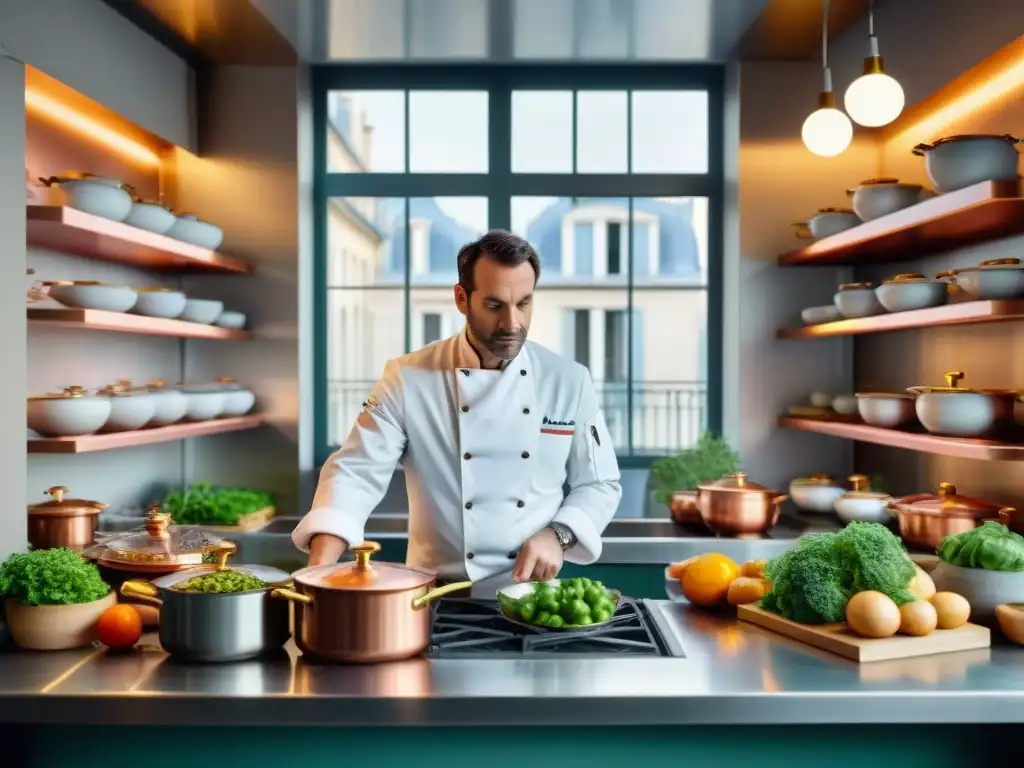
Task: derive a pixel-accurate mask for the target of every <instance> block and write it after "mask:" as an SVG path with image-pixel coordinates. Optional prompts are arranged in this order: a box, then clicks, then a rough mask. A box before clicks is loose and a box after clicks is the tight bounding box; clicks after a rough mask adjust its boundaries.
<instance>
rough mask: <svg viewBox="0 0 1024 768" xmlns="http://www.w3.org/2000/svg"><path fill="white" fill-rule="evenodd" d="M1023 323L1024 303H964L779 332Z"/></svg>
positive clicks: (802, 334) (825, 333)
mask: <svg viewBox="0 0 1024 768" xmlns="http://www.w3.org/2000/svg"><path fill="white" fill-rule="evenodd" d="M1009 320H1024V300H1021V299H1005V300H996V301H961V302H956V303H953V304H944V305H942V306H938V307H928V308H926V309H913V310H909V311H906V312H888V313H884V314H879V315H870V316H868V317H855V318H850V319H843V320H835V321H832V322H826V323H818V324H813V325H805V326H803V327H793V328H780V329H779V330H778V331H777V332H776V337H777V338H780V339H821V338H828V337H831V336H859V335H861V334H865V333H884V332H886V331H903V330H909V329H912V328H930V327H933V326H940V325H970V324H975V323H996V322H1003V321H1009Z"/></svg>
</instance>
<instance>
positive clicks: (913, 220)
mask: <svg viewBox="0 0 1024 768" xmlns="http://www.w3.org/2000/svg"><path fill="white" fill-rule="evenodd" d="M1021 232H1024V197H1022V196H1021V189H1020V184H1019V183H1018V182H1012V181H985V182H982V183H981V184H975V185H973V186H970V187H967V188H965V189H960V190H957V191H956V192H950V193H948V194H945V195H939V196H937V197H933V198H930V199H928V200H924V201H923V202H920V203H918V204H917V205H912V206H910V207H909V208H904V209H903V210H901V211H896V212H895V213H890V214H889V215H888V216H882V217H881V218H879V219H874V220H873V221H866V222H864V223H863V224H861V225H859V226H856V227H854V228H853V229H848V230H846V231H845V232H840V233H839V234H837V235H832V236H831V237H825V238H822V239H821V240H817V241H815V242H813V243H811V244H810V245H808V246H806V247H804V248H801V249H799V250H797V251H791V252H790V253H786V254H783V255H782V256H780V257H779V264H781V265H783V266H801V265H814V264H829V265H839V264H863V263H868V262H882V261H905V260H907V259H911V258H915V257H918V256H926V255H928V254H931V253H939V252H942V251H949V250H952V249H954V248H957V247H959V246H962V245H968V244H970V243H979V242H982V241H984V240H995V239H996V238H1000V237H1009V236H1010V235H1015V234H1019V233H1021Z"/></svg>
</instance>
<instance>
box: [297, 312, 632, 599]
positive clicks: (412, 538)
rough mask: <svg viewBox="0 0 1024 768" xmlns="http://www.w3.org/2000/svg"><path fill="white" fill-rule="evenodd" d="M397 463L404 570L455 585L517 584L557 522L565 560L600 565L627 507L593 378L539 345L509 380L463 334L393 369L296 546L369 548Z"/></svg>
mask: <svg viewBox="0 0 1024 768" xmlns="http://www.w3.org/2000/svg"><path fill="white" fill-rule="evenodd" d="M399 463H401V465H402V467H403V469H404V470H405V479H406V489H407V493H408V499H409V547H408V554H407V557H406V560H407V562H408V564H409V565H413V566H417V567H421V568H426V569H429V570H433V571H435V572H436V573H438V575H439V576H440V577H441V578H445V579H467V578H468V579H469V580H471V581H474V582H479V581H481V580H482V579H485V578H488V577H491V576H496V575H498V574H507V573H508V572H509V571H510V570H511V568H512V566H513V564H514V560H515V558H516V555H517V553H518V550H519V549H520V547H521V546H522V544H523V542H525V541H526V540H527V539H528V538H529V537H530V536H532V535H534V534H535V533H537V532H538V531H540V530H542V529H543V528H545V527H546V526H547V525H548V524H549V523H551V522H552V521H557V522H560V523H562V524H564V525H566V526H568V527H569V528H570V529H571V530H572V532H573V533H574V534H575V535H576V539H577V543H576V544H575V545H574V546H573V547H572V548H570V549H569V550H568V551H567V552H566V553H565V557H566V559H567V560H568V561H570V562H574V563H580V564H584V565H585V564H588V563H592V562H594V561H595V560H597V558H598V557H599V556H600V554H601V533H602V531H603V530H604V528H605V527H606V526H607V525H608V522H609V521H610V520H611V519H612V517H613V516H614V514H615V510H616V508H617V507H618V504H619V499H620V498H621V496H622V490H621V488H620V486H619V468H618V462H617V461H616V458H615V449H614V448H613V446H612V440H611V435H610V434H609V433H608V428H607V427H606V426H605V422H604V418H603V416H602V415H601V409H600V407H599V405H598V402H597V395H596V393H595V392H594V387H593V384H592V383H591V380H590V374H589V371H588V370H587V369H586V368H585V367H583V366H582V365H579V364H578V363H575V362H572V361H570V360H566V359H565V358H563V357H560V356H558V355H556V354H555V353H554V352H551V351H550V350H548V349H545V348H544V347H542V346H540V345H539V344H534V343H533V342H529V341H528V342H526V343H525V344H524V345H523V348H522V349H521V350H520V352H519V354H518V355H517V356H516V357H515V358H514V359H513V360H511V361H509V363H508V364H507V365H506V366H505V367H504V368H503V369H501V370H485V369H482V368H481V367H480V361H479V357H478V356H477V354H476V352H475V351H474V350H473V348H472V346H471V345H470V344H469V342H468V340H467V339H466V337H465V332H463V333H462V334H459V335H458V336H453V337H451V338H448V339H443V340H441V341H438V342H435V343H434V344H431V345H429V346H427V347H424V348H423V349H421V350H418V351H416V352H412V353H410V354H408V355H405V356H403V357H400V358H397V359H395V360H392V361H390V362H389V363H388V364H387V366H386V367H385V368H384V374H383V376H382V377H381V379H380V381H378V382H377V385H376V386H375V387H374V389H373V393H372V394H371V395H370V397H369V398H368V399H367V401H366V403H365V404H364V408H363V411H362V413H361V414H360V415H359V417H358V419H356V423H355V425H354V426H353V427H352V431H351V432H350V433H349V435H348V438H347V439H346V440H345V442H344V444H343V445H342V446H341V448H340V449H338V450H337V451H336V452H335V453H334V454H332V455H331V456H330V458H328V460H327V461H326V463H325V464H324V467H323V469H322V471H321V472H320V480H319V483H318V485H317V490H316V495H315V497H314V499H313V505H312V507H311V508H310V510H309V512H308V513H307V514H306V516H305V517H304V518H303V519H302V521H301V522H300V523H299V525H298V526H297V527H296V528H295V531H294V533H293V534H292V540H293V541H294V542H295V545H296V546H297V547H298V548H299V549H301V550H303V551H307V552H308V551H309V542H310V540H311V539H312V538H313V537H314V536H316V535H317V534H321V533H326V534H331V535H333V536H337V537H338V538H340V539H342V540H344V541H345V542H347V543H348V544H349V546H352V545H353V544H358V543H361V542H362V541H363V530H364V526H365V524H366V519H367V517H368V516H369V515H370V512H372V511H373V509H374V508H375V507H376V506H377V504H378V503H379V502H380V500H381V498H382V497H383V496H384V493H385V492H386V491H387V488H388V485H389V483H390V481H391V476H392V474H393V473H394V470H395V467H396V466H397V465H398V464H399ZM566 482H568V485H569V487H570V492H569V494H568V495H564V494H563V490H562V487H563V484H565V483H566Z"/></svg>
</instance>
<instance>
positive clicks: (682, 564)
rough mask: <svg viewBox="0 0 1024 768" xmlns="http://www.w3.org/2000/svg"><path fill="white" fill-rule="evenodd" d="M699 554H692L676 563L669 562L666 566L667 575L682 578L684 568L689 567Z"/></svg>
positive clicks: (684, 571)
mask: <svg viewBox="0 0 1024 768" xmlns="http://www.w3.org/2000/svg"><path fill="white" fill-rule="evenodd" d="M698 557H700V555H694V556H693V557H688V558H686V559H685V560H680V561H679V562H678V563H671V564H670V565H669V567H668V575H669V577H670V578H673V579H679V580H682V578H683V574H684V573H686V569H687V568H689V567H690V564H691V563H692V562H693V561H694V560H696V559H697V558H698Z"/></svg>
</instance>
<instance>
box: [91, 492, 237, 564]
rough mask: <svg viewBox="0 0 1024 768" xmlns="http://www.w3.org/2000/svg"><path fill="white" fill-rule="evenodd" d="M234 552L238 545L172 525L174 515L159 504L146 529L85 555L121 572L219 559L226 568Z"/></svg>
mask: <svg viewBox="0 0 1024 768" xmlns="http://www.w3.org/2000/svg"><path fill="white" fill-rule="evenodd" d="M234 551H235V545H234V544H232V543H231V542H228V541H223V540H222V539H220V538H219V537H217V536H214V535H213V534H210V533H208V532H206V531H204V530H202V529H201V528H199V527H198V526H190V525H171V516H170V515H169V514H167V513H166V512H164V511H163V510H162V509H161V507H160V505H159V504H153V505H151V506H150V508H149V512H148V513H147V514H146V523H145V525H144V526H142V527H141V528H137V529H135V530H132V531H127V532H125V533H118V534H114V535H113V536H110V537H107V538H105V539H103V540H102V541H100V542H97V543H96V544H95V545H94V546H92V547H91V548H89V549H87V550H86V551H85V552H84V554H85V556H86V557H88V558H90V559H93V560H97V561H99V562H100V564H102V565H106V566H109V567H111V568H116V569H120V570H153V571H163V572H166V571H168V570H174V571H177V570H180V569H182V568H193V567H195V566H197V565H202V564H203V563H208V562H210V561H211V560H219V561H220V562H221V564H222V565H223V563H224V562H225V561H226V560H227V557H228V555H230V554H231V553H232V552H234Z"/></svg>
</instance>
